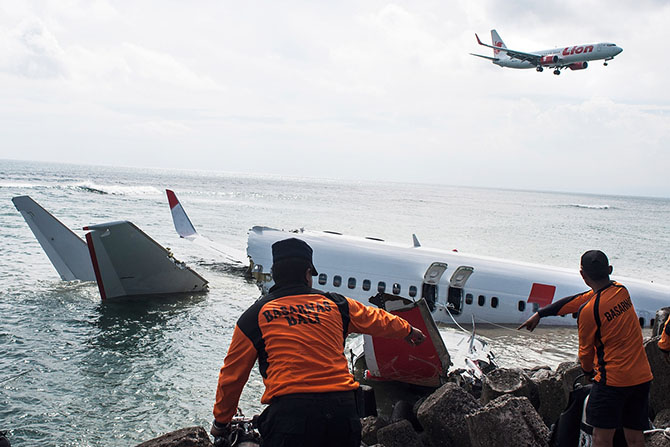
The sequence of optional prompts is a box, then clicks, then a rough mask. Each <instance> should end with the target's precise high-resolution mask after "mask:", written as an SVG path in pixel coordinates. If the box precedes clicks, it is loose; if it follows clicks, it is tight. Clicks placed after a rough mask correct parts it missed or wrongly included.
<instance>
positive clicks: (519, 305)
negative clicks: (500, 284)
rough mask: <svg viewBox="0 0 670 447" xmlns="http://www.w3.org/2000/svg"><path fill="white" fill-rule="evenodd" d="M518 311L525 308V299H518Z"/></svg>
mask: <svg viewBox="0 0 670 447" xmlns="http://www.w3.org/2000/svg"><path fill="white" fill-rule="evenodd" d="M517 307H518V309H519V312H523V311H524V310H526V302H525V301H519V304H518V305H517Z"/></svg>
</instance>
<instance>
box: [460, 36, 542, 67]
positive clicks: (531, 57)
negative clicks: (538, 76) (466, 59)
mask: <svg viewBox="0 0 670 447" xmlns="http://www.w3.org/2000/svg"><path fill="white" fill-rule="evenodd" d="M475 37H476V38H477V43H478V44H479V45H482V46H485V47H488V48H493V49H494V50H496V51H504V52H505V53H507V55H508V56H509V57H512V58H514V59H519V60H521V61H527V62H530V63H531V64H533V65H540V59H541V58H542V56H540V55H539V54H533V53H526V52H523V51H517V50H512V49H509V48H502V47H496V46H493V45H489V44H486V43H484V42H482V41H481V39H479V36H478V35H477V33H475ZM470 54H472V53H470ZM472 55H473V56H479V55H478V54H472ZM480 57H484V58H486V56H480ZM487 59H488V58H487Z"/></svg>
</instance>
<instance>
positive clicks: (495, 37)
mask: <svg viewBox="0 0 670 447" xmlns="http://www.w3.org/2000/svg"><path fill="white" fill-rule="evenodd" d="M491 43H492V44H493V46H494V47H499V48H507V45H505V42H503V40H502V39H501V38H500V34H498V31H496V30H494V29H492V30H491ZM493 55H494V56H495V57H507V53H506V52H504V51H498V50H493Z"/></svg>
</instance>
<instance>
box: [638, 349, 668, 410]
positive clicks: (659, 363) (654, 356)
mask: <svg viewBox="0 0 670 447" xmlns="http://www.w3.org/2000/svg"><path fill="white" fill-rule="evenodd" d="M659 338H660V337H654V338H652V339H649V340H647V341H646V342H645V343H644V349H645V351H646V352H647V359H649V366H651V373H652V374H653V375H654V380H653V381H652V382H651V390H650V392H649V404H650V405H651V408H653V409H654V412H655V413H660V412H661V411H662V410H665V409H666V408H670V399H668V396H670V359H669V358H668V354H666V353H664V352H663V351H661V350H660V349H659V348H658V340H659Z"/></svg>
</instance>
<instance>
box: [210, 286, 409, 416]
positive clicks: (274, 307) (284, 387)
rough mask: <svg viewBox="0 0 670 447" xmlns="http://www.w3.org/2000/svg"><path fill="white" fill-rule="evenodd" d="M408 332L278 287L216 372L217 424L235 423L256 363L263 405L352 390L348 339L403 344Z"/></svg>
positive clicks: (341, 304)
mask: <svg viewBox="0 0 670 447" xmlns="http://www.w3.org/2000/svg"><path fill="white" fill-rule="evenodd" d="M410 330H411V325H410V324H409V323H407V322H406V321H405V320H403V319H402V318H400V317H397V316H395V315H391V314H390V313H388V312H386V311H384V310H382V309H377V308H373V307H369V306H365V305H363V304H361V303H359V302H357V301H355V300H352V299H350V298H346V297H344V296H342V295H338V294H336V293H324V292H321V291H319V290H315V289H311V288H309V287H307V285H291V286H284V287H277V286H275V287H273V288H272V289H270V292H269V293H268V295H267V296H266V297H264V298H261V299H260V300H258V301H257V302H256V303H254V304H253V305H252V306H251V307H250V308H249V309H247V310H246V311H245V312H244V313H243V314H242V316H241V317H240V319H239V320H238V321H237V325H236V326H235V330H234V332H233V339H232V341H231V343H230V348H229V349H228V354H227V355H226V358H225V360H224V362H223V367H222V368H221V371H220V373H219V383H218V386H217V390H216V402H215V404H214V418H215V419H216V420H217V421H218V422H220V423H227V422H229V421H230V420H231V418H232V417H233V415H234V414H235V411H236V409H237V404H238V402H239V399H240V394H241V393H242V388H243V387H244V384H245V383H246V382H247V379H248V378H249V373H250V372H251V369H252V368H253V365H254V363H255V362H256V359H258V367H259V369H260V373H261V376H263V383H264V384H265V393H264V394H263V397H262V398H261V402H262V403H265V404H267V403H270V401H271V400H272V398H273V397H276V396H281V395H285V394H293V393H323V392H332V391H347V390H354V389H356V388H358V383H357V382H356V381H355V380H354V378H353V376H352V375H351V374H350V373H349V368H348V364H347V360H346V358H345V356H344V341H345V338H346V337H347V335H348V334H350V333H354V332H355V333H362V334H370V335H375V336H379V337H388V338H403V337H406V336H407V335H408V334H409V333H410Z"/></svg>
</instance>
